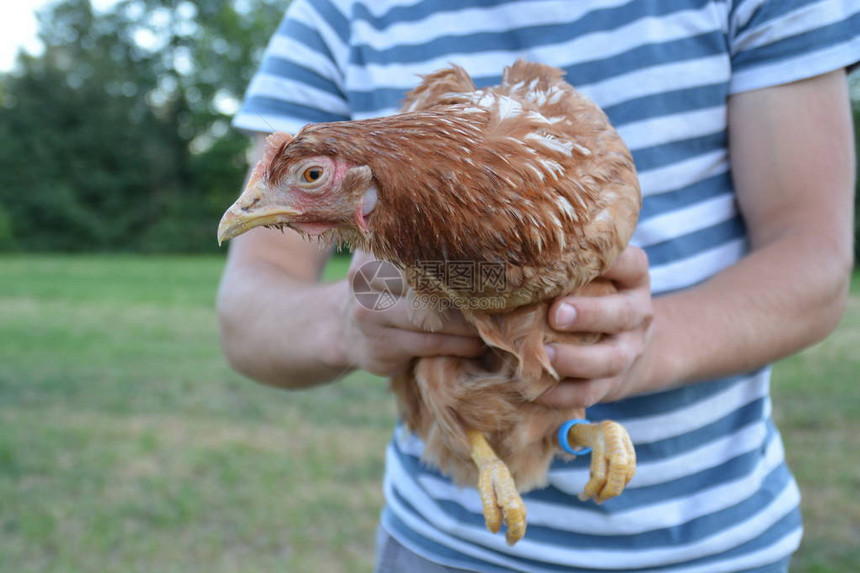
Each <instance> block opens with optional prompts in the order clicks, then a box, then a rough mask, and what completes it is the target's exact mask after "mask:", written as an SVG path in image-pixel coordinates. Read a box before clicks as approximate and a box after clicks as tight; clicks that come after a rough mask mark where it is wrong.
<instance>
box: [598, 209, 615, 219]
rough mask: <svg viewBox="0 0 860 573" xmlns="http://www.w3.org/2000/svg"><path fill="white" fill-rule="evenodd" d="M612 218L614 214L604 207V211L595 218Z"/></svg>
mask: <svg viewBox="0 0 860 573" xmlns="http://www.w3.org/2000/svg"><path fill="white" fill-rule="evenodd" d="M611 218H612V216H611V215H610V214H609V211H607V210H606V209H604V210H603V211H601V212H600V213H598V214H597V216H596V217H595V218H594V220H595V221H608V220H610V219H611Z"/></svg>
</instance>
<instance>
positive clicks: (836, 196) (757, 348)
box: [544, 70, 855, 407]
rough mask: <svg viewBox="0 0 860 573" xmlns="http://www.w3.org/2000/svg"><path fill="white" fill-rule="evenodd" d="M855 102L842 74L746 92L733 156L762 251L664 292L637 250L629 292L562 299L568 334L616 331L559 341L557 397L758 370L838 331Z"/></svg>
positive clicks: (732, 113)
mask: <svg viewBox="0 0 860 573" xmlns="http://www.w3.org/2000/svg"><path fill="white" fill-rule="evenodd" d="M848 102H849V99H848V94H847V88H846V81H845V73H844V71H842V70H840V71H837V72H833V73H830V74H825V75H823V76H818V77H815V78H811V79H808V80H804V81H800V82H796V83H792V84H788V85H783V86H778V87H772V88H766V89H761V90H756V91H751V92H745V93H741V94H738V95H735V96H733V97H732V98H731V99H730V100H729V105H728V113H729V139H730V152H731V159H732V169H733V175H734V182H735V186H736V189H737V197H738V202H739V205H740V209H741V212H742V214H743V216H744V220H745V222H746V224H747V227H748V230H749V237H750V242H751V252H750V253H749V254H748V256H746V257H744V258H743V259H742V260H740V261H739V262H738V263H737V264H735V265H733V266H731V267H730V268H728V269H726V270H725V271H723V272H721V273H719V274H717V275H716V276H714V277H712V278H711V279H710V280H708V281H706V282H705V283H703V284H701V285H698V286H696V287H694V288H691V289H689V290H686V291H682V292H679V293H677V294H672V295H668V296H665V297H661V298H656V299H654V300H653V301H650V300H649V299H648V296H647V289H648V278H647V261H646V260H645V258H644V257H643V256H642V253H641V251H639V252H638V253H637V251H638V249H632V248H631V249H628V252H626V253H625V255H624V256H622V257H621V259H620V260H619V262H618V264H617V265H616V268H614V269H613V270H612V271H611V273H610V274H611V277H612V278H614V279H616V280H618V281H619V284H620V286H621V293H620V294H619V295H616V296H613V297H606V300H600V299H585V298H568V299H564V300H559V301H557V302H556V304H555V305H554V306H553V308H552V309H551V311H550V312H551V318H552V319H553V320H555V323H554V326H555V327H556V328H558V329H560V330H570V331H582V330H586V331H595V332H606V333H609V334H610V336H609V337H607V338H606V339H605V340H604V341H603V342H601V343H599V344H596V345H593V346H591V347H576V346H559V345H556V346H557V347H556V348H555V357H554V362H553V364H554V365H555V366H556V368H557V370H558V371H559V373H560V374H561V375H562V376H564V377H566V378H569V380H567V381H565V382H563V383H562V384H560V385H559V387H557V388H556V389H555V390H553V391H552V392H551V393H549V394H548V395H546V396H545V397H544V400H545V401H546V402H547V403H549V404H552V405H554V406H559V407H561V406H588V405H591V404H594V403H596V402H598V401H608V400H614V399H619V398H622V397H624V396H627V395H630V394H636V393H641V392H648V391H655V390H660V389H664V388H668V387H672V386H677V385H680V384H685V383H691V382H696V381H700V380H704V379H708V378H715V377H719V376H726V375H731V374H735V373H740V372H744V371H749V370H751V369H754V368H757V367H760V366H762V365H764V364H767V363H769V362H772V361H774V360H777V359H779V358H782V357H785V356H788V355H790V354H792V353H794V352H797V351H799V350H800V349H802V348H805V347H807V346H809V345H811V344H813V343H815V342H817V341H819V340H821V339H822V338H824V337H825V336H826V335H827V334H828V333H830V332H831V331H832V330H833V329H834V328H835V327H836V325H837V324H838V322H839V320H840V317H841V316H842V312H843V308H844V305H845V301H846V297H847V292H848V284H849V280H850V273H851V265H852V244H853V237H852V231H853V223H852V218H853V200H852V197H853V195H852V194H853V187H854V176H855V173H854V156H853V153H852V150H853V137H852V123H851V115H850V108H849V103H848ZM564 302H567V303H569V304H571V305H572V306H573V307H574V308H575V309H576V311H577V313H576V314H577V318H576V319H575V320H574V321H573V322H571V323H567V324H563V321H558V320H556V319H557V312H558V310H559V309H560V308H561V304H562V303H564Z"/></svg>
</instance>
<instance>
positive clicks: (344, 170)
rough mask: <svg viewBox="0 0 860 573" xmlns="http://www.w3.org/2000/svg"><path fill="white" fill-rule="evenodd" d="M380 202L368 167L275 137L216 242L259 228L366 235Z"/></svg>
mask: <svg viewBox="0 0 860 573" xmlns="http://www.w3.org/2000/svg"><path fill="white" fill-rule="evenodd" d="M376 203H377V190H376V186H375V184H374V182H373V175H372V173H371V169H370V167H368V166H366V165H357V164H355V163H353V162H351V161H349V160H348V159H345V158H344V157H342V156H340V155H339V154H337V153H336V152H335V150H332V149H328V148H325V147H322V148H321V147H320V146H319V145H313V144H309V143H308V142H307V141H300V140H299V139H298V138H297V139H295V140H294V139H293V138H292V137H291V136H290V135H287V134H285V133H275V134H273V135H271V136H270V137H269V138H268V139H267V141H266V151H265V155H264V157H263V159H262V160H261V161H260V162H259V163H257V166H256V167H255V168H254V171H253V172H252V174H251V178H250V179H249V180H248V184H247V186H246V187H245V190H244V191H243V192H242V194H241V195H240V196H239V199H237V200H236V202H235V203H233V205H232V206H231V207H230V208H229V209H228V210H227V212H226V213H224V216H223V217H222V218H221V223H220V224H219V225H218V243H219V244H220V243H221V242H222V241H225V240H227V239H231V238H233V237H235V236H237V235H241V234H242V233H244V232H245V231H248V230H250V229H253V228H254V227H260V226H273V227H284V226H288V227H292V228H293V229H295V230H297V231H299V232H301V233H304V234H306V235H321V234H322V233H325V232H326V231H329V230H332V229H337V230H339V231H341V232H345V233H346V234H348V235H353V236H354V235H355V234H356V233H357V234H358V235H363V234H364V233H366V232H367V231H368V228H367V222H366V220H365V217H367V216H368V215H369V214H370V213H371V212H372V211H373V209H374V207H376Z"/></svg>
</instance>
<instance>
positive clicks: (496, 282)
mask: <svg viewBox="0 0 860 573" xmlns="http://www.w3.org/2000/svg"><path fill="white" fill-rule="evenodd" d="M408 272H409V279H410V280H409V283H410V284H412V285H414V287H415V290H417V291H419V292H421V291H423V292H430V293H433V292H435V293H439V292H447V293H451V294H452V295H455V296H452V297H446V296H440V295H437V294H418V295H415V296H414V297H412V300H411V305H412V308H414V309H416V310H418V309H433V310H437V311H444V310H448V309H459V310H489V309H501V308H504V306H505V299H504V298H503V297H499V296H475V295H481V294H484V293H486V294H487V295H489V294H491V293H502V292H504V291H505V290H506V289H507V274H506V273H505V264H504V263H501V262H487V261H479V262H475V261H420V262H419V263H418V264H417V265H416V266H415V268H414V269H410V270H409V271H408ZM352 292H353V293H354V294H355V299H356V301H357V302H358V304H360V305H361V306H363V307H364V308H367V309H369V310H379V311H382V310H388V309H389V308H391V307H393V306H394V305H395V304H397V299H398V297H399V296H402V294H403V293H404V292H406V281H405V280H404V278H403V275H402V274H401V272H400V271H399V270H398V269H397V267H395V266H394V265H392V264H391V263H386V262H384V261H370V262H367V263H365V264H363V265H361V267H359V268H358V271H357V272H356V273H355V275H354V276H353V279H352ZM457 293H463V294H464V295H471V296H464V297H459V296H456V294H457Z"/></svg>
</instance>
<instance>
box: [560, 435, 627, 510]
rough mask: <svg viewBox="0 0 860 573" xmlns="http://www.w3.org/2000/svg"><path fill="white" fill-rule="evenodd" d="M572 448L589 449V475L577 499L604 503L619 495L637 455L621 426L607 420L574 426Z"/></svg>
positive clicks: (571, 440)
mask: <svg viewBox="0 0 860 573" xmlns="http://www.w3.org/2000/svg"><path fill="white" fill-rule="evenodd" d="M568 440H569V442H570V444H571V445H572V446H573V447H578V448H591V449H592V451H591V475H590V478H589V480H588V483H587V484H585V489H584V490H583V492H582V493H581V494H579V498H580V499H582V500H583V501H584V500H586V499H593V500H594V501H596V502H597V503H603V502H604V501H606V500H607V499H610V498H612V497H615V496H617V495H619V494H620V493H621V492H622V491H624V488H625V487H626V486H627V484H628V483H630V480H631V479H633V474H634V473H635V472H636V452H635V450H634V449H633V442H631V441H630V435H629V434H628V433H627V430H625V429H624V426H622V425H621V424H618V423H617V422H612V421H610V420H606V421H603V422H598V423H595V424H576V425H575V426H573V427H572V428H571V429H570V431H569V433H568Z"/></svg>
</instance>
